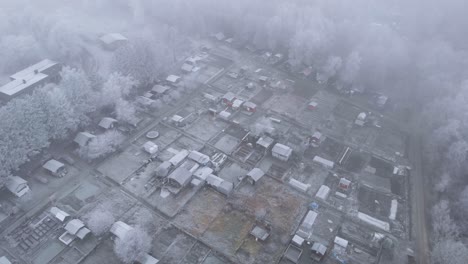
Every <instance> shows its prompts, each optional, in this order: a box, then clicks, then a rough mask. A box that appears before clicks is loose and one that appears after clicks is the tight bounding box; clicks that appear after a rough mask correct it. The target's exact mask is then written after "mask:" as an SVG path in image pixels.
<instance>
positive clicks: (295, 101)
mask: <svg viewBox="0 0 468 264" xmlns="http://www.w3.org/2000/svg"><path fill="white" fill-rule="evenodd" d="M306 103H307V100H306V99H304V98H303V97H299V96H295V95H292V94H283V95H277V96H274V97H273V98H271V99H270V100H268V101H267V102H265V103H264V104H263V107H264V108H265V109H270V110H271V111H273V112H275V113H277V114H279V115H284V116H287V117H289V118H293V119H294V118H296V117H298V116H299V114H300V113H301V112H302V108H303V107H304V105H305V104H306Z"/></svg>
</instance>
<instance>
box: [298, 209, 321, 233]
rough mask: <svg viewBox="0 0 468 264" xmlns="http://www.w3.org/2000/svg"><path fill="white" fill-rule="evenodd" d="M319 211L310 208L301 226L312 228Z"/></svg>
mask: <svg viewBox="0 0 468 264" xmlns="http://www.w3.org/2000/svg"><path fill="white" fill-rule="evenodd" d="M317 216H318V214H317V212H315V211H312V210H309V212H308V213H307V214H306V216H305V218H304V220H303V221H302V224H301V228H304V229H307V230H310V229H311V228H312V226H313V225H314V223H315V219H317Z"/></svg>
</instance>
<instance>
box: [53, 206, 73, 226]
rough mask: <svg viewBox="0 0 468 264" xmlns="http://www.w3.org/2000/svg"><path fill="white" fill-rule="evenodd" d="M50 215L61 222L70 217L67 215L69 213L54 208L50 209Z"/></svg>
mask: <svg viewBox="0 0 468 264" xmlns="http://www.w3.org/2000/svg"><path fill="white" fill-rule="evenodd" d="M50 213H51V214H52V215H53V216H54V217H55V218H57V219H58V220H60V222H63V221H65V220H66V219H67V217H69V216H70V215H69V214H68V213H67V212H64V211H62V210H60V209H59V208H57V207H55V206H54V207H52V208H50Z"/></svg>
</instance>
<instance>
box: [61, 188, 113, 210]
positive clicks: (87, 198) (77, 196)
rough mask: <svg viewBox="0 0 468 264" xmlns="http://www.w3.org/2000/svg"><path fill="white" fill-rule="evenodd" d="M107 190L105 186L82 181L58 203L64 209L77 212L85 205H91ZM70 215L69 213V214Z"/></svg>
mask: <svg viewBox="0 0 468 264" xmlns="http://www.w3.org/2000/svg"><path fill="white" fill-rule="evenodd" d="M106 190H107V187H106V186H103V184H102V183H99V182H97V181H93V182H90V180H87V181H84V182H82V183H81V185H80V186H79V187H78V188H76V189H75V190H74V191H73V192H71V193H69V194H68V195H67V196H65V197H64V198H62V199H61V200H60V203H61V204H63V205H64V206H65V207H67V209H68V208H70V209H73V210H74V211H75V212H79V211H80V210H81V209H82V208H83V207H84V206H85V205H87V204H91V203H93V202H95V201H96V199H97V197H98V196H100V195H101V193H103V192H104V191H106ZM69 213H71V212H69Z"/></svg>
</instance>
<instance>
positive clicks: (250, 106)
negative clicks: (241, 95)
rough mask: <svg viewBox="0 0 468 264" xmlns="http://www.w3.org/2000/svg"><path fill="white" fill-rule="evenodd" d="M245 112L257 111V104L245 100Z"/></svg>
mask: <svg viewBox="0 0 468 264" xmlns="http://www.w3.org/2000/svg"><path fill="white" fill-rule="evenodd" d="M243 107H244V109H245V110H246V111H247V112H250V113H255V112H256V111H257V105H256V104H254V103H252V102H245V103H244V105H243Z"/></svg>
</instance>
